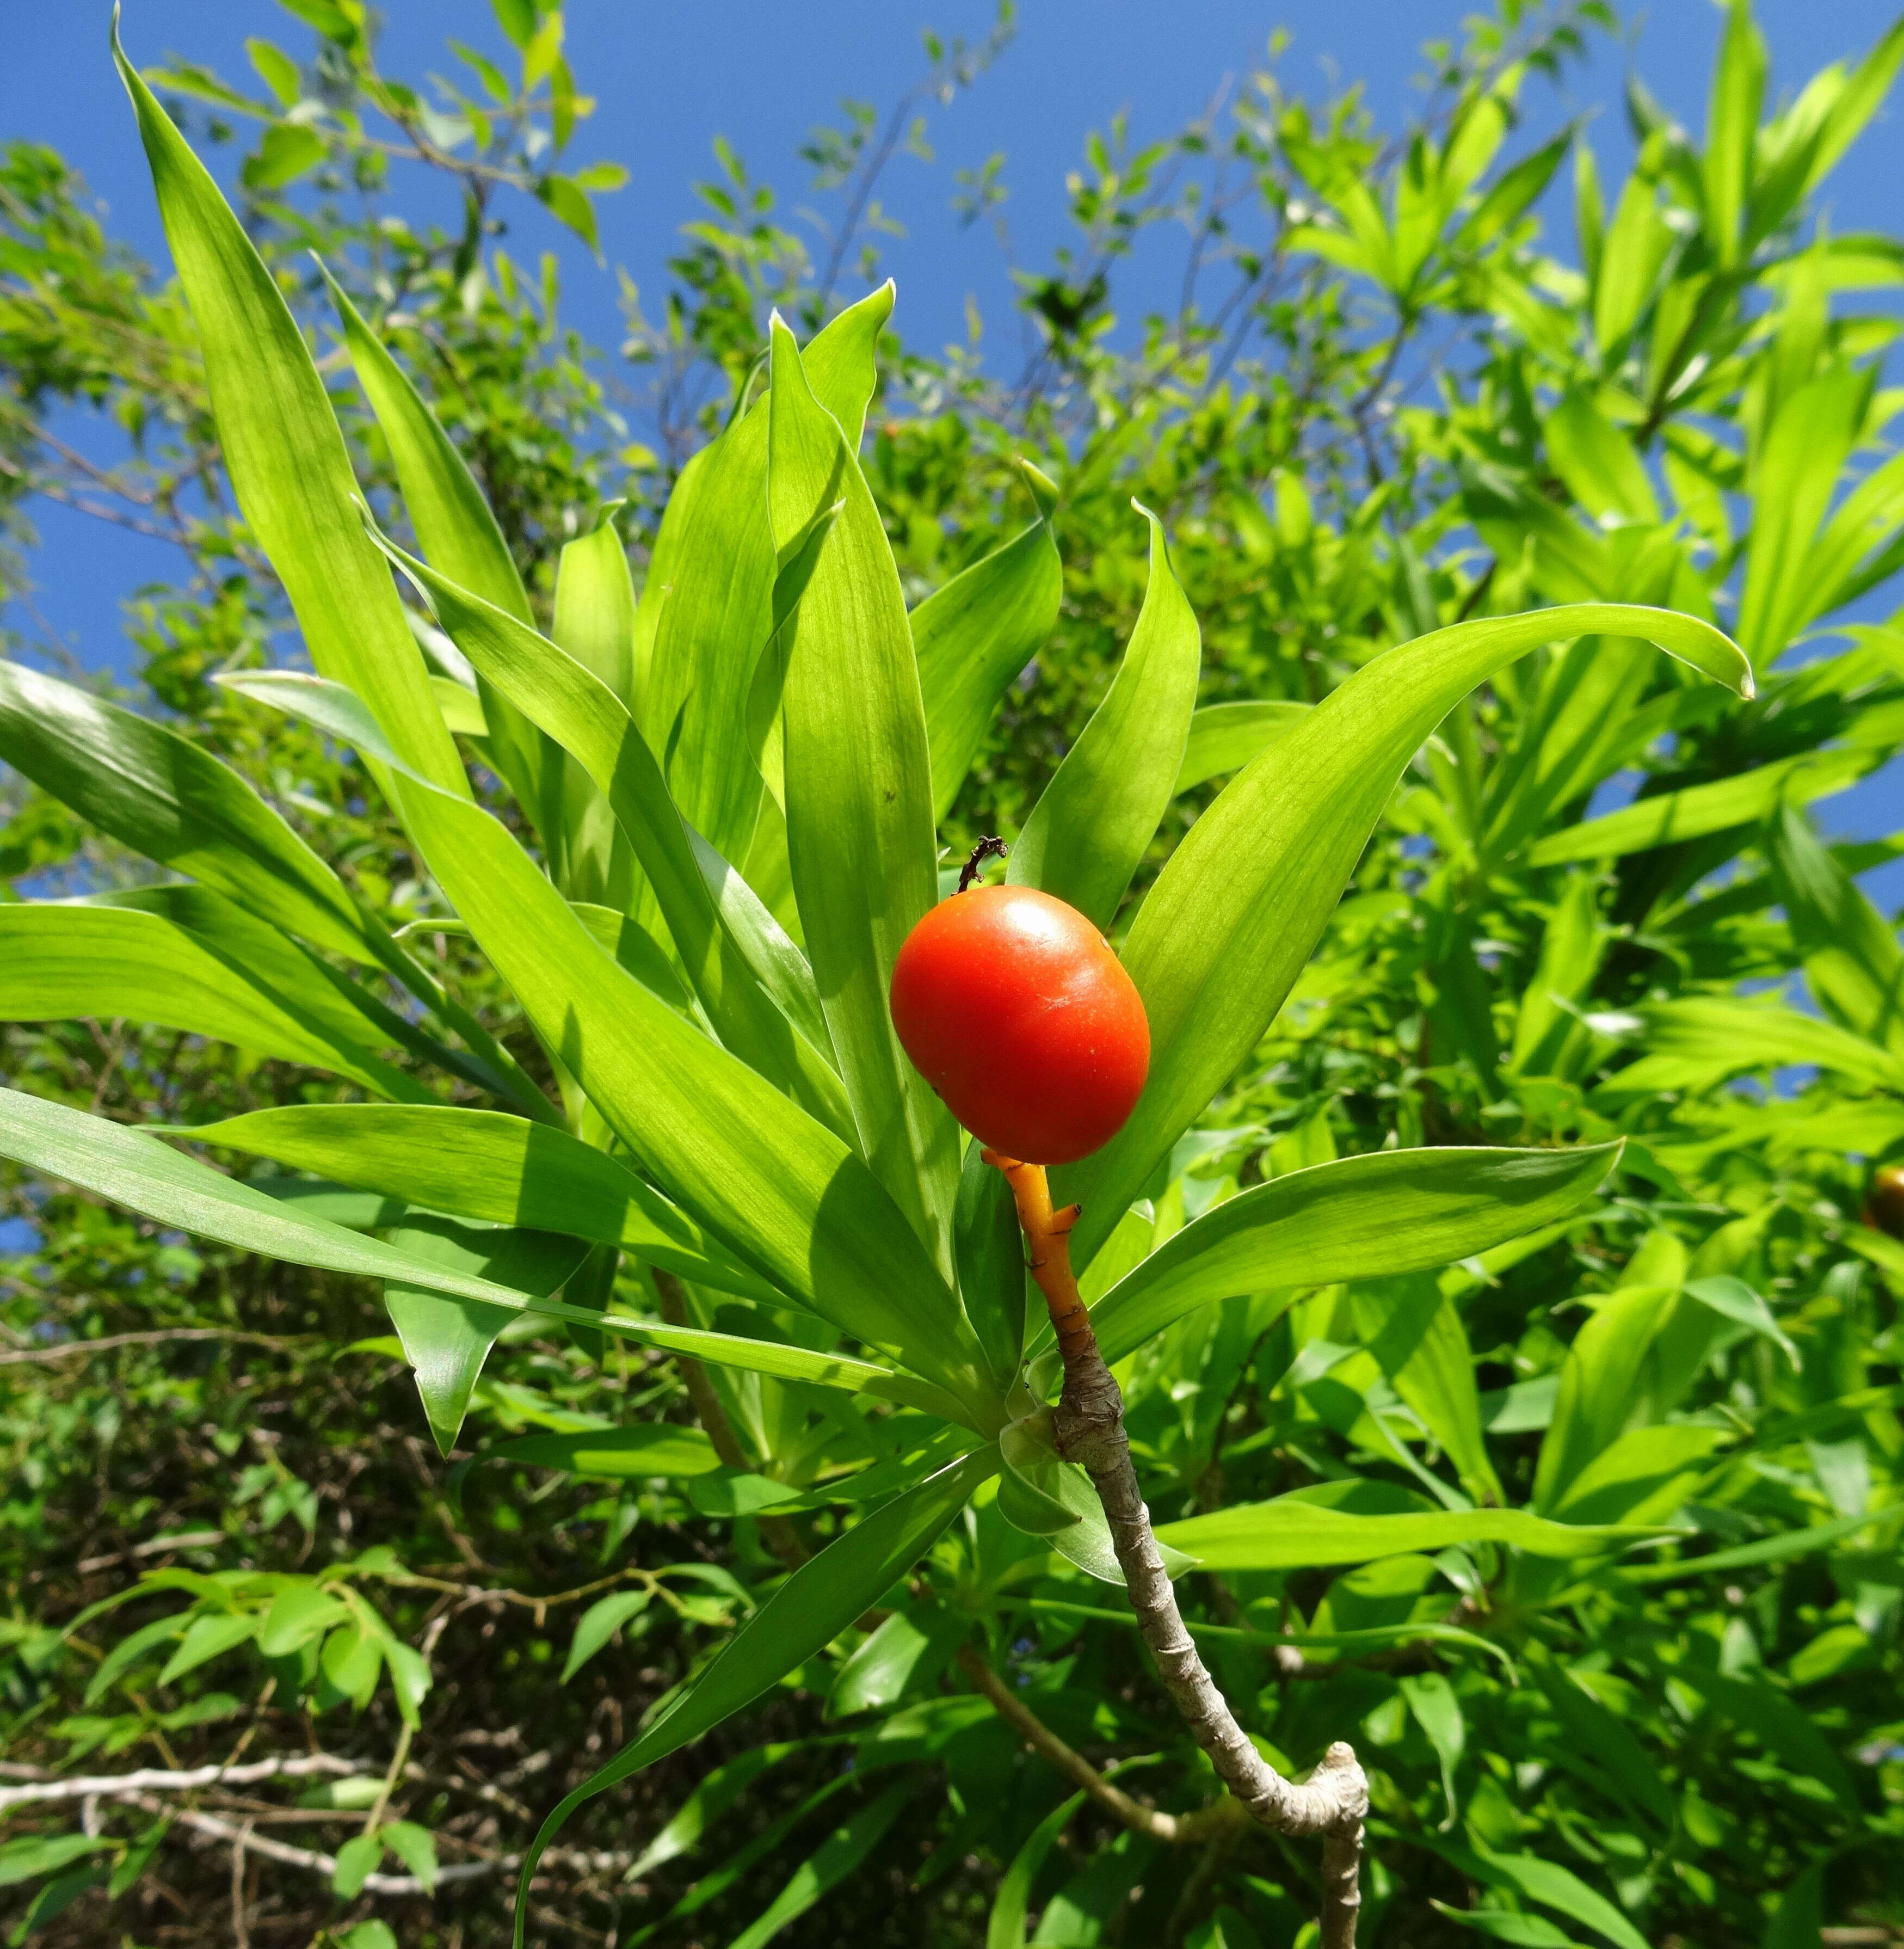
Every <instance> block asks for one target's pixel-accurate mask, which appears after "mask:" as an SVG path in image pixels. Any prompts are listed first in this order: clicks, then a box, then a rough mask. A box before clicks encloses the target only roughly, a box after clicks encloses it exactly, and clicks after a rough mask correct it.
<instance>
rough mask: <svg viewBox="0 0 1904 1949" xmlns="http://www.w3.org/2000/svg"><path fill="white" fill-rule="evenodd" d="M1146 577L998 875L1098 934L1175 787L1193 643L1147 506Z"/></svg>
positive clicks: (1159, 527) (1198, 650) (1194, 669)
mask: <svg viewBox="0 0 1904 1949" xmlns="http://www.w3.org/2000/svg"><path fill="white" fill-rule="evenodd" d="M1138 512H1139V513H1140V514H1142V515H1143V516H1144V518H1145V520H1146V521H1148V522H1149V523H1150V524H1151V580H1150V586H1149V588H1148V589H1147V590H1146V591H1145V597H1144V607H1143V608H1142V609H1141V611H1139V613H1138V618H1137V625H1136V627H1135V629H1132V632H1131V639H1130V643H1129V647H1128V648H1126V651H1125V652H1124V658H1123V662H1122V663H1121V664H1120V665H1119V666H1118V670H1117V676H1116V677H1115V678H1114V679H1113V681H1112V683H1111V686H1110V690H1109V691H1108V692H1107V693H1106V695H1105V697H1104V701H1103V702H1102V703H1101V704H1099V705H1098V708H1097V709H1096V710H1095V711H1094V712H1093V713H1092V716H1091V720H1090V722H1089V723H1088V724H1086V726H1085V727H1084V729H1083V730H1082V732H1079V735H1078V739H1077V742H1076V744H1073V746H1072V747H1071V748H1070V751H1068V752H1067V753H1066V754H1065V757H1064V763H1062V764H1061V765H1060V766H1058V770H1057V772H1056V774H1055V775H1054V776H1053V778H1052V779H1051V783H1050V784H1049V785H1047V786H1046V787H1045V790H1044V791H1043V792H1042V794H1041V795H1040V796H1039V800H1038V803H1037V804H1036V806H1034V807H1033V809H1032V813H1031V816H1030V818H1029V819H1027V820H1026V821H1025V825H1024V830H1023V832H1020V834H1019V835H1018V838H1017V844H1015V845H1014V847H1012V849H1011V859H1010V861H1009V863H1008V866H1007V870H1006V873H1005V878H1006V880H1007V881H1008V882H1009V883H1010V884H1012V885H1014V886H1020V887H1039V889H1041V890H1042V891H1044V892H1045V893H1048V894H1054V895H1055V896H1056V897H1057V898H1058V899H1059V900H1065V901H1068V902H1069V903H1070V905H1071V906H1074V907H1076V909H1077V910H1078V911H1079V912H1080V913H1081V914H1082V915H1085V916H1086V918H1087V919H1089V920H1090V921H1091V922H1092V923H1093V924H1094V925H1095V926H1096V927H1097V928H1098V930H1099V931H1100V932H1103V931H1106V930H1107V929H1108V928H1109V927H1110V923H1111V922H1112V921H1113V920H1114V919H1115V918H1116V916H1117V909H1118V906H1119V905H1120V903H1122V901H1123V897H1124V894H1125V893H1126V890H1127V889H1128V888H1129V885H1130V883H1131V879H1132V875H1134V874H1135V872H1136V871H1137V869H1138V866H1139V864H1140V863H1141V862H1142V859H1143V857H1144V855H1145V853H1146V852H1147V851H1148V850H1149V847H1150V844H1151V841H1152V840H1153V839H1154V838H1156V836H1157V824H1158V822H1159V821H1160V819H1162V818H1163V814H1164V811H1165V810H1166V807H1168V806H1169V803H1170V800H1171V799H1172V797H1173V796H1174V794H1175V793H1176V789H1177V776H1178V774H1179V772H1180V771H1181V770H1182V768H1183V761H1184V754H1185V749H1186V748H1187V743H1188V738H1189V735H1190V719H1191V713H1192V712H1193V711H1194V710H1195V709H1196V707H1197V676H1198V674H1199V672H1200V667H1201V663H1202V657H1203V642H1202V639H1201V637H1200V636H1199V634H1198V633H1197V618H1196V615H1195V613H1194V611H1192V610H1191V607H1190V604H1189V602H1188V599H1187V598H1185V595H1184V592H1183V589H1182V586H1181V585H1180V584H1179V582H1178V580H1177V578H1176V574H1175V573H1174V572H1173V570H1172V568H1171V567H1170V554H1169V547H1168V546H1167V545H1166V542H1165V540H1164V537H1163V523H1162V522H1161V521H1159V520H1158V519H1157V517H1156V516H1155V515H1154V514H1152V513H1151V511H1150V510H1149V509H1148V508H1139V509H1138Z"/></svg>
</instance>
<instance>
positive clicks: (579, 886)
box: [479, 508, 635, 912]
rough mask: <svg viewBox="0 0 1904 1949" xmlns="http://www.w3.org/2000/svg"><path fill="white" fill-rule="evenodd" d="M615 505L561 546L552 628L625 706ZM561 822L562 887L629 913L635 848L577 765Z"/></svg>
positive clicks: (631, 631)
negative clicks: (593, 523)
mask: <svg viewBox="0 0 1904 1949" xmlns="http://www.w3.org/2000/svg"><path fill="white" fill-rule="evenodd" d="M479 593H480V591H479ZM551 633H552V634H553V636H554V639H555V642H556V644H557V645H558V647H559V648H561V649H563V650H565V651H567V653H568V654H569V655H570V656H572V657H574V659H575V660H576V662H577V663H579V664H581V666H582V668H583V669H584V670H591V671H592V672H593V673H595V676H598V678H600V679H601V682H603V683H604V684H606V685H607V687H608V689H610V691H612V692H613V693H614V695H616V696H617V697H618V698H620V699H621V700H622V701H623V704H626V703H628V701H629V697H630V695H631V693H632V690H633V688H634V681H635V584H634V581H633V580H632V577H630V576H629V572H628V553H627V551H626V549H624V548H623V546H622V540H621V536H620V535H619V534H617V533H616V531H615V521H614V509H613V508H608V509H606V510H604V513H603V515H602V518H601V521H599V522H598V524H597V525H596V526H595V527H594V528H593V529H592V530H591V531H590V532H589V533H587V534H585V535H579V536H576V539H574V540H573V541H572V542H567V543H566V544H565V545H564V548H563V550H562V559H561V563H560V564H559V565H558V568H557V570H556V576H555V620H554V623H553V624H552V625H551ZM525 721H526V720H525ZM562 822H563V828H564V835H565V836H564V844H563V859H564V867H563V873H562V876H561V884H562V888H563V891H564V892H565V893H566V894H567V895H568V896H569V897H570V899H571V900H595V901H599V902H601V903H602V904H604V906H611V907H614V908H616V909H619V910H620V911H621V912H628V911H629V909H630V908H631V907H632V906H634V904H635V858H634V853H633V850H632V847H631V846H630V844H629V839H628V836H627V835H626V833H624V832H621V831H620V829H619V828H618V827H617V823H616V819H615V815H614V812H613V808H612V807H610V804H609V803H608V800H607V797H605V796H604V794H603V793H602V791H601V788H600V787H599V786H598V785H596V784H595V782H594V781H593V780H592V779H590V778H589V776H588V774H587V772H585V771H584V770H583V769H582V768H581V767H580V766H578V765H571V764H567V763H565V764H564V768H563V777H562Z"/></svg>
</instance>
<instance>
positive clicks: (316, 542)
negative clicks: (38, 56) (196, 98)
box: [113, 18, 469, 792]
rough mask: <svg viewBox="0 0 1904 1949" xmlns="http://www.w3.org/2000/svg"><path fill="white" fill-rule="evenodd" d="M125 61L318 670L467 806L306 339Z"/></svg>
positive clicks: (232, 414)
mask: <svg viewBox="0 0 1904 1949" xmlns="http://www.w3.org/2000/svg"><path fill="white" fill-rule="evenodd" d="M113 59H114V61H116V62H117V64H118V66H119V73H120V79H121V80H122V81H123V82H124V83H125V84H126V92H127V93H128V94H129V95H131V97H132V106H133V108H134V110H135V112H136V113H137V115H138V125H139V135H140V137H141V139H142V141H144V145H145V153H146V158H147V160H148V162H149V163H150V164H151V169H152V182H153V187H154V189H155V190H156V191H157V193H158V199H159V213H160V216H161V218H162V219H163V221H164V224H165V230H166V239H167V241H169V243H170V244H171V246H172V260H173V262H174V263H175V264H176V265H177V266H178V267H179V282H180V283H181V284H182V285H183V286H184V287H185V297H186V300H187V302H188V303H189V304H190V305H191V311H192V316H193V317H194V319H195V320H196V321H197V325H198V335H199V339H200V343H201V344H202V345H203V348H204V353H205V378H206V383H207V386H208V387H209V388H210V392H211V396H212V408H213V412H214V413H215V414H216V417H217V420H218V431H219V442H220V444H221V446H222V448H223V450H224V457H225V467H226V468H227V470H228V472H229V474H230V475H231V484H232V487H233V489H234V490H235V493H237V496H238V505H239V506H240V508H242V509H243V511H244V518H245V520H246V521H247V523H248V524H250V528H251V530H252V532H253V533H254V534H256V536H257V537H258V539H259V542H261V543H262V546H263V548H264V551H265V552H266V555H269V557H270V558H271V565H272V567H273V568H275V570H277V571H278V576H279V578H280V579H281V580H282V582H283V583H284V590H285V593H286V594H287V595H288V596H289V597H290V605H291V608H292V611H293V612H294V614H296V616H297V620H298V624H299V626H300V628H301V629H302V630H303V634H304V642H305V645H306V648H308V649H309V651H310V654H311V661H312V663H313V664H315V665H316V667H317V668H318V670H319V671H320V672H321V673H323V674H324V675H325V676H331V677H333V678H335V679H337V681H338V682H341V683H343V684H345V685H347V686H348V687H349V689H352V690H354V691H356V692H357V693H358V695H359V696H361V697H362V698H363V700H364V701H365V703H366V704H368V706H369V707H370V709H371V714H372V715H373V716H374V717H375V718H376V720H377V723H379V724H380V725H381V726H382V727H383V729H384V733H385V735H387V737H388V738H389V739H390V742H391V744H393V746H394V747H395V748H396V751H397V753H398V754H399V756H400V757H402V759H403V760H404V761H405V763H408V764H411V765H413V766H415V767H416V769H418V771H419V772H421V773H422V774H423V776H424V777H426V778H427V779H430V780H432V781H433V782H434V783H436V784H437V785H442V786H443V787H444V788H446V789H448V790H449V791H458V792H467V791H468V789H469V787H468V783H467V780H466V779H464V776H463V768H462V766H461V763H459V762H458V759H457V756H456V750H455V745H454V744H452V743H451V741H450V737H449V732H447V731H446V729H444V728H443V716H442V713H440V711H439V710H437V708H436V700H435V698H433V697H432V696H431V695H430V685H429V682H428V679H427V677H426V676H425V674H424V666H423V659H422V657H421V654H420V653H419V651H418V648H417V646H416V643H415V640H414V639H412V636H411V634H410V629H409V626H408V623H405V621H404V620H403V605H402V603H401V602H400V601H399V600H398V598H397V593H396V588H395V586H394V585H393V583H392V582H391V580H390V571H389V570H388V569H387V567H385V566H384V564H383V563H382V562H381V561H380V560H379V559H378V558H377V551H376V550H375V549H374V548H373V547H372V546H371V544H370V542H369V541H368V539H367V538H366V536H365V534H364V532H363V526H362V522H361V521H360V520H359V517H358V513H357V507H356V496H357V483H356V477H355V475H354V474H353V472H352V471H351V465H350V456H349V453H348V452H346V449H345V447H344V443H343V434H341V433H340V431H338V428H337V418H336V415H334V413H333V412H332V411H331V401H330V398H329V396H328V394H327V393H325V390H324V382H323V381H322V380H321V379H320V378H318V371H317V368H316V366H315V365H314V364H313V363H312V359H311V353H310V350H309V347H307V346H306V343H305V342H304V337H303V334H302V333H301V332H300V331H299V329H298V328H297V321H296V320H295V319H294V318H293V317H292V316H291V313H290V307H289V306H287V304H286V303H285V302H284V295H283V294H282V293H281V291H279V290H278V286H277V284H276V282H275V280H274V279H273V278H272V275H271V273H270V272H269V271H268V270H267V269H266V268H265V265H264V263H263V261H262V259H261V258H260V257H259V255H258V253H257V250H256V247H255V246H254V245H253V243H252V241H251V240H250V238H249V237H247V235H245V233H244V228H243V227H242V226H241V225H240V223H239V222H238V219H237V218H236V217H235V216H233V215H232V214H231V211H230V210H229V209H228V208H227V207H226V206H225V199H224V198H223V197H222V196H221V195H220V194H219V189H218V185H217V184H216V183H215V182H213V180H212V178H211V176H210V172H208V171H207V169H206V168H205V166H204V165H203V163H200V161H199V160H198V158H197V157H196V156H195V155H194V154H192V152H191V148H190V147H189V145H188V144H187V143H186V141H185V138H184V137H183V136H182V135H180V134H179V131H178V130H177V129H175V127H173V126H172V122H171V120H170V118H169V117H168V116H167V115H166V112H165V110H163V108H162V107H160V105H159V103H158V101H157V98H156V97H155V96H154V94H153V93H152V91H151V89H149V88H148V87H147V86H146V85H145V83H144V81H143V80H141V79H140V77H139V75H138V72H137V70H135V69H134V67H132V64H131V62H129V61H128V60H127V59H126V54H125V51H124V50H123V48H121V47H120V45H119V28H118V22H117V20H116V18H115V20H114V22H113Z"/></svg>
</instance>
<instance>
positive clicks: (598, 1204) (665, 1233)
mask: <svg viewBox="0 0 1904 1949" xmlns="http://www.w3.org/2000/svg"><path fill="white" fill-rule="evenodd" d="M191 1136H192V1139H193V1140H194V1142H198V1143H207V1144H216V1145H223V1146H228V1147H230V1148H231V1149H235V1150H241V1151H245V1152H249V1153H250V1155H253V1156H255V1157H267V1158H271V1159H272V1160H273V1161H274V1162H276V1163H278V1164H288V1165H290V1167H291V1168H292V1169H294V1170H308V1171H312V1172H314V1173H316V1174H317V1175H318V1177H325V1178H328V1179H331V1180H334V1181H335V1182H336V1183H340V1184H351V1185H358V1186H362V1188H363V1189H365V1190H366V1191H376V1192H384V1193H386V1194H387V1195H389V1196H390V1197H392V1198H399V1199H401V1200H402V1201H403V1202H405V1204H409V1205H422V1206H424V1208H427V1209H428V1210H430V1211H446V1212H450V1213H452V1214H455V1215H457V1216H459V1217H465V1218H481V1219H485V1220H488V1221H489V1223H492V1224H498V1225H519V1226H528V1227H529V1228H530V1229H532V1230H536V1231H542V1232H565V1233H568V1234H570V1236H573V1237H575V1238H579V1239H591V1240H592V1241H594V1242H595V1243H597V1244H598V1245H620V1246H621V1247H622V1248H623V1249H624V1250H625V1251H630V1252H632V1253H634V1254H635V1256H636V1257H638V1258H642V1259H645V1260H648V1263H649V1264H651V1265H657V1266H660V1267H664V1268H665V1269H666V1270H668V1271H669V1272H672V1273H679V1274H680V1275H681V1276H682V1277H683V1278H684V1279H692V1280H694V1282H696V1283H697V1285H707V1286H712V1287H713V1288H715V1289H716V1291H717V1292H734V1293H740V1294H742V1295H745V1296H746V1297H747V1298H750V1299H758V1300H762V1301H766V1303H767V1304H770V1305H771V1304H777V1303H778V1301H779V1300H780V1298H781V1295H780V1294H779V1293H778V1291H777V1289H776V1288H775V1287H773V1286H772V1285H769V1284H768V1283H767V1282H766V1280H764V1279H762V1278H761V1277H760V1276H759V1274H758V1273H752V1272H749V1271H747V1270H745V1269H744V1268H743V1267H741V1266H740V1265H738V1264H736V1263H735V1261H734V1260H732V1259H731V1258H730V1257H729V1256H728V1254H726V1253H725V1252H724V1251H722V1250H721V1249H720V1248H719V1247H718V1246H716V1245H714V1244H713V1242H712V1241H711V1240H710V1239H708V1238H707V1236H706V1234H705V1233H703V1232H702V1231H701V1229H700V1227H699V1226H697V1225H696V1224H695V1223H694V1220H692V1219H691V1218H689V1217H688V1216H687V1214H685V1212H682V1211H679V1210H677V1209H676V1208H675V1207H674V1206H673V1205H671V1204H669V1202H668V1201H667V1200H666V1198H663V1196H662V1195H660V1192H657V1191H655V1190H654V1189H651V1187H650V1186H648V1185H646V1184H645V1183H642V1181H641V1179H639V1178H638V1177H636V1176H635V1173H633V1172H632V1171H631V1170H629V1169H628V1168H627V1167H626V1165H624V1164H619V1163H617V1161H615V1159H614V1158H611V1157H610V1156H608V1155H607V1154H606V1153H604V1152H601V1151H598V1150H597V1149H595V1148H594V1146H593V1145H589V1144H585V1143H584V1142H582V1140H581V1139H579V1137H573V1136H570V1134H569V1133H568V1132H567V1131H566V1130H557V1129H555V1128H554V1127H551V1126H550V1125H549V1124H536V1123H531V1122H530V1121H528V1120H527V1119H526V1118H525V1117H510V1116H505V1115H504V1114H502V1113H501V1112H499V1111H494V1110H466V1109H462V1108H452V1107H450V1106H449V1105H432V1106H431V1107H430V1108H412V1107H410V1106H408V1105H395V1104H390V1105H386V1104H379V1103H309V1104H287V1105H284V1107H282V1108H278V1109H272V1110H254V1111H251V1112H250V1114H248V1115H245V1116H242V1117H229V1118H228V1119H226V1120H225V1121H224V1122H222V1123H218V1124H201V1125H200V1126H199V1127H197V1129H196V1130H193V1131H192V1132H191Z"/></svg>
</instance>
